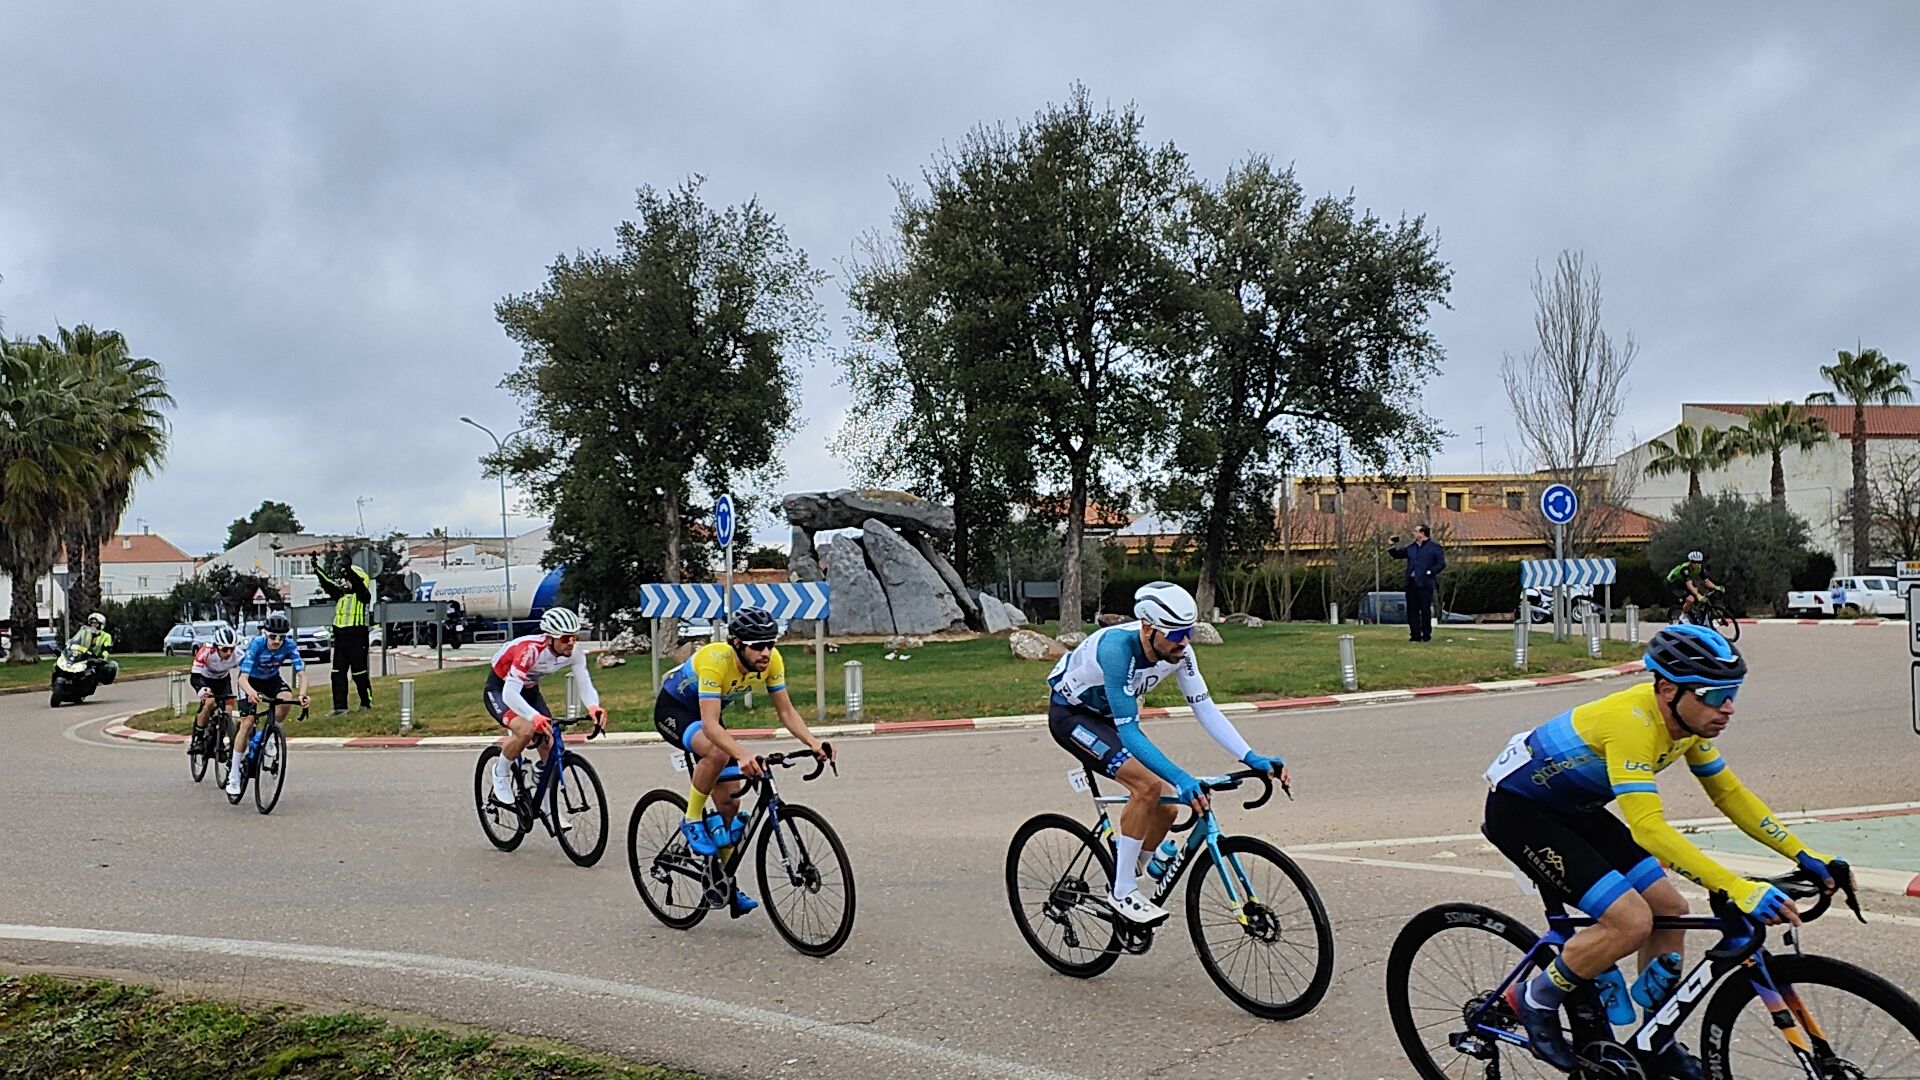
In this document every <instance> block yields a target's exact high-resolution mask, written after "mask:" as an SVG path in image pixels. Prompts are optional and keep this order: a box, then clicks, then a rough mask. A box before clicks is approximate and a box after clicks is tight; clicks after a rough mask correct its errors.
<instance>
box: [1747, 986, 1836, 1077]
mask: <svg viewBox="0 0 1920 1080" xmlns="http://www.w3.org/2000/svg"><path fill="white" fill-rule="evenodd" d="M1741 966H1742V967H1744V968H1746V969H1747V978H1748V979H1750V980H1752V982H1753V990H1754V993H1755V994H1756V995H1757V996H1758V997H1759V998H1760V1003H1761V1004H1762V1005H1764V1006H1766V1009H1767V1014H1768V1015H1769V1016H1770V1017H1772V1018H1773V1026H1774V1029H1775V1030H1777V1031H1779V1032H1780V1037H1781V1038H1783V1039H1785V1040H1786V1041H1787V1046H1788V1047H1789V1048H1791V1049H1792V1050H1793V1054H1794V1057H1795V1058H1797V1059H1798V1060H1799V1062H1800V1068H1802V1069H1803V1070H1805V1071H1806V1074H1807V1076H1808V1078H1809V1080H1821V1078H1822V1077H1824V1076H1826V1075H1827V1074H1826V1073H1825V1072H1824V1071H1822V1069H1821V1068H1820V1061H1821V1060H1822V1059H1826V1058H1831V1057H1832V1056H1833V1046H1832V1044H1831V1043H1829V1042H1828V1041H1827V1036H1826V1033H1825V1032H1824V1031H1822V1030H1821V1029H1820V1023H1819V1021H1817V1020H1815V1019H1814V1018H1813V1012H1812V1010H1810V1009H1808V1008H1807V1004H1806V1002H1804V1001H1802V1000H1801V999H1800V992H1799V991H1798V990H1796V989H1795V988H1794V987H1793V986H1792V985H1791V984H1788V985H1784V986H1776V985H1775V984H1774V981H1773V975H1772V973H1770V972H1768V971H1767V967H1766V965H1765V964H1764V963H1761V962H1760V961H1759V959H1758V958H1756V957H1749V958H1747V960H1745V961H1744V962H1743V963H1742V964H1741Z"/></svg>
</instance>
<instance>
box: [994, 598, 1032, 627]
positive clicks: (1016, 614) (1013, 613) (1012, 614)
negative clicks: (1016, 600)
mask: <svg viewBox="0 0 1920 1080" xmlns="http://www.w3.org/2000/svg"><path fill="white" fill-rule="evenodd" d="M1000 606H1001V607H1003V608H1006V609H1007V619H1008V621H1010V622H1012V623H1013V625H1015V626H1025V625H1027V613H1026V611H1025V610H1024V609H1022V608H1021V607H1020V605H1019V604H1010V603H1007V602H1006V601H1004V600H1003V601H1001V603H1000Z"/></svg>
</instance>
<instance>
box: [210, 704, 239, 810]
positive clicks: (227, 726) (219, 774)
mask: <svg viewBox="0 0 1920 1080" xmlns="http://www.w3.org/2000/svg"><path fill="white" fill-rule="evenodd" d="M207 722H208V723H210V724H214V725H217V726H216V727H215V728H214V729H213V730H212V731H209V732H207V736H208V737H209V738H210V739H211V740H212V741H213V749H212V750H211V751H210V753H212V755H213V784H214V788H213V789H214V790H215V791H224V790H225V789H226V786H227V775H228V774H229V773H231V772H232V771H233V718H232V717H230V716H228V715H227V714H226V713H216V714H215V715H214V718H213V719H212V720H209V721H207Z"/></svg>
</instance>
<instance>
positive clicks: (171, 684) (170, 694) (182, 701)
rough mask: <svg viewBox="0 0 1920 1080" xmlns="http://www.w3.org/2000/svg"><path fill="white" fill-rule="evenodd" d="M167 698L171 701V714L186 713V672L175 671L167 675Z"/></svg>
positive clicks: (179, 714) (180, 714)
mask: <svg viewBox="0 0 1920 1080" xmlns="http://www.w3.org/2000/svg"><path fill="white" fill-rule="evenodd" d="M167 698H168V700H169V701H171V702H172V703H173V715H175V716H185V715H187V673H186V672H184V671H176V672H173V673H171V674H169V675H168V676H167Z"/></svg>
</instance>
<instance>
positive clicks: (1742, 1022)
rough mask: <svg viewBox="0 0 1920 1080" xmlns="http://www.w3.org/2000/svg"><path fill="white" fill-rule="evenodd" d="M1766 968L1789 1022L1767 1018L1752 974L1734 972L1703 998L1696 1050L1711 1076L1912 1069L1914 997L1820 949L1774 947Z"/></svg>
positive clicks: (1917, 1042)
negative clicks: (1785, 1025)
mask: <svg viewBox="0 0 1920 1080" xmlns="http://www.w3.org/2000/svg"><path fill="white" fill-rule="evenodd" d="M1766 970H1767V973H1768V974H1769V975H1771V976H1772V978H1773V984H1774V986H1775V988H1777V989H1778V990H1779V991H1780V993H1781V997H1782V998H1783V999H1784V1001H1785V1004H1786V1006H1787V1009H1788V1012H1789V1013H1790V1015H1792V1016H1793V1018H1794V1019H1795V1020H1796V1022H1797V1023H1796V1026H1795V1027H1794V1028H1792V1029H1790V1030H1782V1029H1780V1028H1778V1027H1776V1026H1775V1025H1774V1019H1773V1014H1772V1012H1771V1011H1770V1009H1769V1006H1768V1004H1767V1003H1766V1002H1765V1001H1763V1000H1762V999H1761V998H1760V997H1759V996H1758V991H1757V990H1756V989H1755V987H1754V984H1753V980H1752V979H1751V978H1747V977H1744V975H1743V974H1742V973H1741V972H1735V973H1734V975H1733V976H1732V977H1730V978H1729V979H1728V980H1727V981H1726V982H1725V983H1723V984H1722V985H1721V987H1720V990H1719V991H1718V992H1717V993H1715V994H1714V995H1713V1000H1712V1001H1710V1002H1708V1003H1707V1019H1706V1024H1705V1026H1704V1027H1703V1028H1702V1033H1703V1035H1704V1036H1705V1037H1704V1039H1703V1046H1702V1048H1701V1049H1702V1054H1701V1058H1702V1060H1703V1061H1705V1062H1706V1065H1707V1074H1708V1075H1709V1076H1711V1077H1713V1078H1714V1080H1732V1078H1733V1077H1739V1080H1775V1078H1794V1080H1798V1078H1801V1077H1805V1076H1808V1075H1809V1071H1808V1070H1807V1069H1806V1068H1805V1067H1803V1066H1802V1064H1801V1057H1800V1051H1799V1050H1798V1049H1796V1048H1795V1046H1794V1045H1793V1043H1792V1042H1790V1041H1789V1040H1792V1039H1794V1037H1795V1036H1799V1039H1798V1041H1800V1042H1803V1043H1806V1044H1807V1047H1806V1050H1807V1054H1808V1056H1809V1057H1810V1058H1811V1059H1812V1061H1813V1062H1814V1069H1813V1072H1812V1075H1818V1076H1831V1077H1900V1076H1920V1005H1916V1004H1915V1003H1914V1000H1913V999H1912V998H1911V997H1908V996H1907V995H1906V994H1905V993H1904V992H1902V991H1901V990H1900V989H1899V988H1897V987H1895V986H1894V985H1893V984H1892V983H1890V982H1888V981H1887V980H1885V979H1883V978H1881V977H1880V976H1878V975H1875V974H1874V973H1872V972H1870V971H1867V970H1865V969H1863V968H1858V967H1855V966H1854V965H1852V964H1849V963H1846V962H1844V961H1841V960H1834V959H1831V958H1829V957H1825V956H1793V955H1774V956H1769V957H1767V961H1766Z"/></svg>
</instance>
